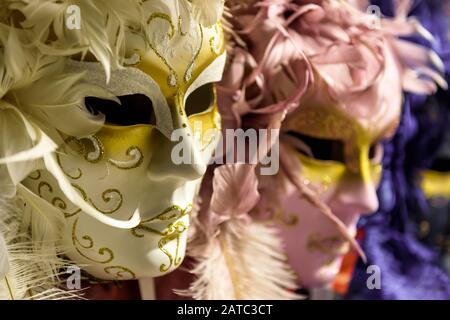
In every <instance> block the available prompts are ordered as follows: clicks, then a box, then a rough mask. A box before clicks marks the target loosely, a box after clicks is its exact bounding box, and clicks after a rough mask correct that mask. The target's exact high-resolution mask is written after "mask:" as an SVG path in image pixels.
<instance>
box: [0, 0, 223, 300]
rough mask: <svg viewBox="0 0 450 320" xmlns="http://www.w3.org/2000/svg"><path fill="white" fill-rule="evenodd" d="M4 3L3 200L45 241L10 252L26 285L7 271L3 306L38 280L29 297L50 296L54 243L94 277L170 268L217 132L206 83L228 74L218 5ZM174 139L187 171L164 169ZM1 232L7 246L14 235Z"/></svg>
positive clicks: (0, 64)
mask: <svg viewBox="0 0 450 320" xmlns="http://www.w3.org/2000/svg"><path fill="white" fill-rule="evenodd" d="M69 6H76V7H78V8H79V9H80V11H81V13H82V14H81V16H80V21H79V22H80V23H81V28H79V29H78V28H75V29H74V30H69V29H68V28H67V26H66V24H65V21H66V19H68V18H71V16H70V15H69V13H68V12H69V11H68V7H69ZM1 8H2V10H1V12H2V17H4V19H2V21H1V23H0V42H1V45H0V51H1V55H0V57H1V59H0V70H1V72H2V74H4V75H5V76H4V77H3V79H4V80H5V81H3V82H2V83H1V84H0V85H1V90H0V95H1V100H0V123H1V131H2V141H1V142H0V178H1V180H2V183H1V192H2V197H6V199H7V201H9V202H10V203H11V206H12V208H14V210H13V212H17V219H15V220H14V221H16V222H17V224H18V226H20V227H21V228H22V227H23V228H28V227H29V228H30V233H31V237H32V238H33V239H35V238H36V239H40V237H44V238H45V239H44V240H45V241H44V243H45V245H43V246H42V248H41V247H38V248H37V249H34V248H35V247H33V249H30V250H31V253H32V254H29V255H28V254H27V257H28V258H27V259H28V261H25V262H17V260H14V257H12V260H11V261H13V262H14V261H16V262H14V263H21V264H22V265H24V268H27V269H26V270H29V272H30V273H31V274H32V277H33V278H32V279H30V280H29V281H27V283H25V284H22V283H23V282H21V279H16V278H15V277H16V276H17V275H16V274H14V273H11V274H8V275H7V277H8V278H9V279H10V282H11V287H12V291H11V292H10V293H9V295H10V298H23V297H25V296H26V295H27V294H29V293H30V292H32V291H30V290H27V288H28V289H30V288H34V287H35V286H36V285H37V281H40V279H43V278H44V276H43V275H45V277H46V278H48V279H49V282H48V284H46V285H47V286H44V287H41V286H39V289H38V291H37V292H34V294H42V293H43V292H44V293H43V294H44V296H45V294H46V293H45V289H46V288H48V289H51V290H53V287H52V286H55V285H56V281H57V278H56V277H55V279H53V280H52V279H51V277H48V275H53V274H54V271H57V270H58V268H60V267H63V266H64V265H65V264H66V263H69V261H65V260H62V259H61V258H59V256H58V254H59V252H60V251H61V250H62V249H63V248H64V251H65V253H66V255H67V256H68V257H69V258H70V259H72V260H73V261H75V262H76V263H80V264H82V265H85V266H86V268H85V269H86V270H87V271H88V272H89V273H90V274H92V275H94V276H96V277H98V278H103V279H115V280H125V279H133V278H139V277H142V276H147V277H148V276H150V277H152V276H159V275H161V274H164V273H167V272H169V271H172V270H174V269H175V268H176V267H177V266H179V265H180V263H181V261H182V259H183V257H184V251H185V247H186V236H187V228H188V226H189V213H190V211H191V209H192V204H193V201H194V198H195V196H196V194H197V192H198V189H199V186H200V182H201V179H202V175H203V173H204V172H205V169H206V164H207V163H208V160H209V157H210V156H211V154H212V150H214V148H215V143H216V141H217V138H218V133H219V131H220V116H219V114H218V110H217V105H216V103H217V99H216V92H215V87H214V82H217V81H219V80H220V79H221V76H222V72H223V68H224V65H225V52H224V51H225V50H224V48H225V43H224V36H223V32H222V26H221V24H220V21H219V20H220V17H221V15H222V12H223V1H221V0H214V1H208V2H205V1H200V0H196V1H187V0H173V1H160V0H152V1H145V2H141V1H135V0H127V1H115V0H113V1H103V0H101V1H84V0H83V1H58V2H55V1H53V0H40V1H22V2H20V3H17V2H16V1H6V2H2V5H1ZM50 8H52V10H49V9H50ZM72 18H73V17H72ZM10 24H11V25H10ZM30 43H31V45H28V44H30ZM13 57H14V58H13ZM81 58H82V59H81ZM196 125H199V129H200V131H201V132H200V134H199V135H196V134H195V133H196V132H195V131H196V130H197V129H198V128H196V127H195V126H196ZM207 130H213V132H214V134H213V135H211V134H209V138H208V137H205V136H207V135H206V134H205V131H207ZM174 132H178V134H179V138H180V140H183V139H184V140H183V141H184V143H185V145H186V149H185V151H187V152H190V153H191V154H193V157H194V158H195V159H194V160H195V161H194V162H190V163H187V164H185V163H183V164H181V165H179V166H177V165H175V164H174V163H173V161H172V157H171V151H172V150H173V147H174V146H175V145H176V143H177V142H179V141H176V142H174V141H172V140H171V138H172V135H173V134H174ZM9 202H8V203H9ZM5 203H6V202H5ZM10 211H11V210H10ZM44 212H47V216H42V213H44ZM7 213H8V214H10V212H9V211H7ZM2 214H3V211H2ZM4 219H9V218H8V217H7V216H5V217H3V216H2V221H4ZM8 221H9V220H8ZM32 221H33V223H32ZM38 221H41V222H42V224H39V223H37V222H38ZM44 221H45V223H44ZM49 221H50V222H49ZM16 222H14V223H16ZM22 224H23V226H22ZM1 230H2V232H3V231H4V230H3V227H2V229H1ZM7 230H16V229H14V228H9V229H7ZM45 230H51V232H46V231H45ZM3 234H4V236H5V239H6V244H7V246H8V245H10V242H11V241H12V239H15V235H14V233H11V232H9V231H8V232H7V231H5V233H3ZM44 234H45V236H44ZM41 240H42V239H41ZM47 243H48V245H47ZM68 248H69V250H67V249H68ZM130 248H133V250H130ZM27 250H28V249H27ZM33 250H35V251H33ZM37 257H48V258H45V259H38V258H37ZM10 270H16V269H15V267H14V266H12V267H11V269H10ZM1 292H2V294H3V286H1ZM32 294H33V293H32ZM59 294H61V295H62V296H64V295H66V293H64V292H62V291H61V292H60V293H59Z"/></svg>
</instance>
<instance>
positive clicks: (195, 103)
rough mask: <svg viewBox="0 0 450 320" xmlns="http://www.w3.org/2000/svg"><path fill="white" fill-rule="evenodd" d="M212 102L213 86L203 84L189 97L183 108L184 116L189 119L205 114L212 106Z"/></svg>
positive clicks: (213, 96) (213, 97)
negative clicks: (195, 115)
mask: <svg viewBox="0 0 450 320" xmlns="http://www.w3.org/2000/svg"><path fill="white" fill-rule="evenodd" d="M214 101H215V92H214V84H212V83H208V84H205V85H203V86H201V87H200V88H198V89H196V90H195V91H194V92H192V93H191V94H190V95H189V97H188V99H187V101H186V106H185V111H186V115H187V116H188V117H189V116H192V115H194V114H199V113H202V112H205V111H206V110H208V109H209V108H210V107H211V106H212V105H213V104H214Z"/></svg>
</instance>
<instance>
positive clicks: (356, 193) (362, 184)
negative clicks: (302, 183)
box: [330, 175, 379, 216]
mask: <svg viewBox="0 0 450 320" xmlns="http://www.w3.org/2000/svg"><path fill="white" fill-rule="evenodd" d="M330 206H331V207H332V209H334V210H335V211H336V212H348V213H349V214H351V215H358V216H360V215H368V214H372V213H374V212H375V211H376V210H377V209H378V206H379V202H378V197H377V193H376V186H375V184H374V183H373V182H371V181H364V180H363V179H361V178H360V177H357V176H354V175H352V177H349V178H347V179H345V180H343V181H342V182H341V183H340V185H339V186H338V188H337V189H336V191H335V193H334V195H333V197H332V199H331V201H330Z"/></svg>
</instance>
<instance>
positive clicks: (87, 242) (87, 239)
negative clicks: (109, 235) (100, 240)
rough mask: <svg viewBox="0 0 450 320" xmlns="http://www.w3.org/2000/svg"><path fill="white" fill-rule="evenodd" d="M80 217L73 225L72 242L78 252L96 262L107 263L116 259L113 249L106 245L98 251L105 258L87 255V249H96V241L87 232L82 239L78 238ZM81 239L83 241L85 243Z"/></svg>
mask: <svg viewBox="0 0 450 320" xmlns="http://www.w3.org/2000/svg"><path fill="white" fill-rule="evenodd" d="M78 219H79V218H77V219H76V220H75V221H74V223H73V225H72V244H73V246H74V248H75V250H76V251H77V252H78V254H80V255H81V256H82V257H84V258H86V259H88V260H89V261H92V262H95V263H101V264H106V263H109V262H111V261H112V260H113V259H114V253H113V251H112V250H111V249H109V248H106V247H102V248H99V249H98V251H97V254H98V255H99V256H102V257H103V256H104V257H105V258H104V259H100V258H99V257H97V258H93V257H90V256H88V255H87V251H95V249H94V246H95V243H94V240H93V239H92V237H91V236H89V235H87V234H85V235H83V236H82V237H81V240H80V239H79V238H78V236H77V226H78ZM81 241H83V242H84V243H83V242H81ZM83 251H84V252H83Z"/></svg>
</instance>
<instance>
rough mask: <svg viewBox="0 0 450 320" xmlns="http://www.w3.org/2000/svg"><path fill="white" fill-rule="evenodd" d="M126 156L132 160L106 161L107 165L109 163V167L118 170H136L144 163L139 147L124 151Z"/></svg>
mask: <svg viewBox="0 0 450 320" xmlns="http://www.w3.org/2000/svg"><path fill="white" fill-rule="evenodd" d="M126 155H127V156H128V157H131V158H132V159H131V160H128V161H121V160H114V159H108V163H110V164H111V165H113V166H114V167H116V168H118V169H122V170H129V169H135V168H138V167H139V166H140V165H141V164H142V162H143V161H144V156H143V154H142V151H141V149H139V147H136V146H131V147H129V148H128V150H127V151H126Z"/></svg>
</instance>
